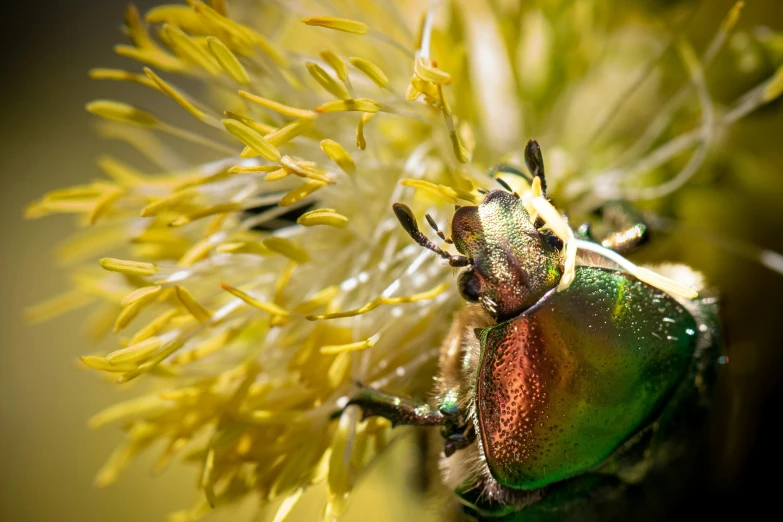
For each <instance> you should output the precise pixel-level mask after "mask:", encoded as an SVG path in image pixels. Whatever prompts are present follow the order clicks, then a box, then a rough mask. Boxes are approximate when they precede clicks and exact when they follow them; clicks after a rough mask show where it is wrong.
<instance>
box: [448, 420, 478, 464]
mask: <svg viewBox="0 0 783 522" xmlns="http://www.w3.org/2000/svg"><path fill="white" fill-rule="evenodd" d="M460 428H461V429H458V430H457V431H455V432H453V433H447V432H446V430H445V427H444V428H441V432H440V434H441V435H442V436H443V438H444V439H446V446H445V448H444V450H443V453H444V455H445V456H446V457H451V456H452V455H454V452H455V451H457V450H461V449H463V448H467V447H468V446H470V445H471V444H473V443H474V442H475V441H476V429H475V427H474V426H473V424H472V423H471V424H467V425H462V426H460Z"/></svg>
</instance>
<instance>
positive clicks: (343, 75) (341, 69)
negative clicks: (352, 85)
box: [320, 49, 348, 82]
mask: <svg viewBox="0 0 783 522" xmlns="http://www.w3.org/2000/svg"><path fill="white" fill-rule="evenodd" d="M320 55H321V58H323V60H324V61H325V62H326V63H328V64H329V66H330V67H331V68H332V69H334V73H335V74H336V75H337V78H338V79H339V80H340V81H341V82H345V81H347V80H348V67H346V66H345V62H344V61H343V60H342V59H341V58H340V57H339V56H337V55H336V54H334V53H333V52H332V51H330V50H328V49H325V50H323V51H321V52H320Z"/></svg>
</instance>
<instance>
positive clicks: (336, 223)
mask: <svg viewBox="0 0 783 522" xmlns="http://www.w3.org/2000/svg"><path fill="white" fill-rule="evenodd" d="M296 222H297V223H299V224H300V225H302V226H305V227H313V226H317V225H326V226H330V227H334V228H345V227H347V226H348V218H347V217H345V216H343V215H342V214H338V213H337V212H335V211H334V210H332V209H326V208H321V209H316V210H311V211H310V212H306V213H305V214H302V215H301V216H300V217H299V219H297V220H296Z"/></svg>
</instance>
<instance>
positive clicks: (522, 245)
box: [451, 190, 561, 320]
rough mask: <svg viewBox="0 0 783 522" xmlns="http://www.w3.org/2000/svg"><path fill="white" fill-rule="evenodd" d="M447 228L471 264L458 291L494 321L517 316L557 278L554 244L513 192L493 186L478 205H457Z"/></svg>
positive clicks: (557, 254)
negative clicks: (477, 304) (479, 305)
mask: <svg viewBox="0 0 783 522" xmlns="http://www.w3.org/2000/svg"><path fill="white" fill-rule="evenodd" d="M451 230H452V235H453V240H454V246H456V247H457V250H458V251H459V252H460V253H461V254H463V255H464V256H465V257H466V258H467V259H468V261H469V263H470V264H469V266H468V267H467V268H466V269H465V270H464V271H463V272H462V273H461V274H460V277H459V290H460V293H461V294H462V296H463V298H465V299H466V300H467V301H473V302H478V303H480V304H481V306H482V307H483V308H484V310H485V311H486V312H487V313H489V314H490V315H491V316H492V317H494V318H496V319H498V320H503V319H507V318H509V317H513V316H515V315H519V314H520V313H522V312H523V311H525V310H526V309H527V308H529V307H530V306H532V305H533V304H535V303H536V302H537V301H538V300H539V299H540V298H541V297H543V295H544V294H545V293H546V292H548V291H549V290H550V289H552V288H553V287H555V286H556V285H557V283H558V281H559V280H560V276H561V271H560V252H559V250H558V248H557V245H556V244H555V242H553V241H552V240H551V236H549V235H548V234H545V233H542V232H539V230H538V229H537V228H536V226H535V223H533V222H532V221H531V219H530V215H529V214H528V213H527V211H526V210H525V208H524V206H523V205H522V202H521V201H520V199H519V198H518V197H517V196H516V195H513V194H510V193H508V192H504V191H501V190H493V191H492V192H490V193H489V194H488V195H487V197H486V198H485V199H484V201H483V202H482V203H481V204H479V205H477V206H467V207H461V208H460V209H458V210H457V212H456V213H455V214H454V218H453V219H452V223H451Z"/></svg>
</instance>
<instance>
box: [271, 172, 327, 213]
mask: <svg viewBox="0 0 783 522" xmlns="http://www.w3.org/2000/svg"><path fill="white" fill-rule="evenodd" d="M325 186H326V183H324V182H323V181H316V180H314V179H309V180H307V181H305V182H304V183H302V184H301V185H299V186H298V187H296V188H294V189H292V190H291V191H290V192H288V193H287V194H286V195H285V196H283V197H282V198H280V202H279V203H278V204H279V205H280V206H281V207H290V206H291V205H293V204H294V203H296V202H297V201H300V200H302V199H304V198H306V197H307V196H309V195H310V194H312V193H313V192H315V191H316V190H320V189H322V188H324V187H325Z"/></svg>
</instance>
